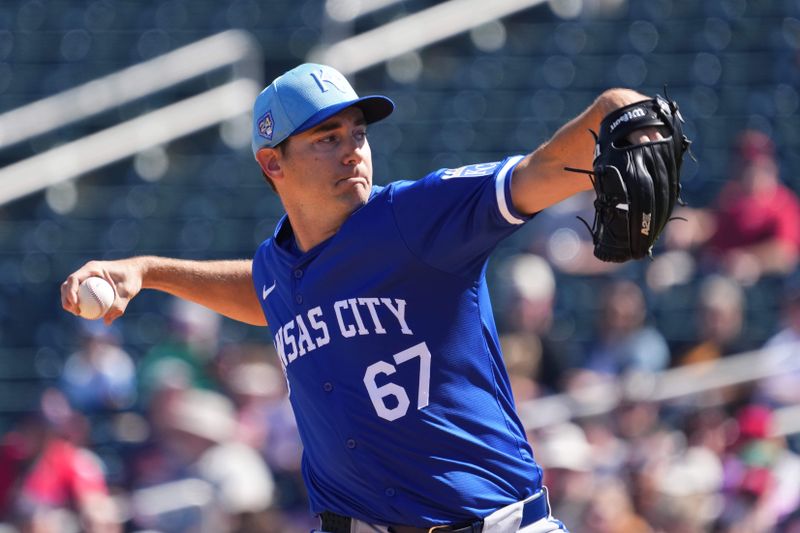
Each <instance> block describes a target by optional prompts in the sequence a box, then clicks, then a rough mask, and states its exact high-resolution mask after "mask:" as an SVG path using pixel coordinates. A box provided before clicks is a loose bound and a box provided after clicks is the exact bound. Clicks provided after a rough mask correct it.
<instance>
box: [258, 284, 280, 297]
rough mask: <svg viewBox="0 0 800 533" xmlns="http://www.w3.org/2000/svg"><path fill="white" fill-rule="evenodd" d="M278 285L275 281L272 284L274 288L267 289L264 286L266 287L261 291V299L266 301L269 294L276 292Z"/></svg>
mask: <svg viewBox="0 0 800 533" xmlns="http://www.w3.org/2000/svg"><path fill="white" fill-rule="evenodd" d="M276 283H277V282H275V281H273V282H272V287H270V288H269V289H268V288H267V286H266V285H264V287H263V288H262V289H261V299H262V300H266V299H267V296H269V293H271V292H272V291H274V290H275V284H276Z"/></svg>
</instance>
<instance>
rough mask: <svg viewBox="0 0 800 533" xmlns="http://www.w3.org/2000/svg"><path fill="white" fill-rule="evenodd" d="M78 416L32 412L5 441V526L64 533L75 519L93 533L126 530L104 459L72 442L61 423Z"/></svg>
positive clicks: (0, 466)
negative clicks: (107, 479) (54, 417)
mask: <svg viewBox="0 0 800 533" xmlns="http://www.w3.org/2000/svg"><path fill="white" fill-rule="evenodd" d="M74 417H75V413H70V416H69V419H65V420H62V421H59V422H55V421H53V420H52V419H50V418H48V417H47V415H45V414H42V413H35V414H31V415H29V416H26V417H24V418H23V419H22V420H21V421H20V422H19V423H18V424H17V425H16V427H15V428H14V429H13V430H12V431H10V432H8V433H7V434H6V435H5V436H4V437H3V438H2V441H0V522H10V523H14V524H15V525H16V526H18V527H19V529H20V531H22V532H35V533H50V532H52V533H56V532H60V531H64V530H65V527H66V524H68V523H70V522H72V523H73V524H74V523H75V522H76V521H78V522H79V524H80V525H79V527H80V530H81V531H86V532H88V533H117V532H119V531H121V529H120V525H119V521H118V519H117V518H116V513H115V510H114V506H113V504H112V502H111V499H110V498H109V495H108V488H107V486H106V482H105V477H104V474H103V471H102V468H101V466H100V462H99V459H98V458H97V457H96V456H95V455H94V454H92V453H91V452H89V451H88V450H86V449H84V448H81V447H80V446H77V445H76V444H74V443H73V442H71V440H70V439H69V438H68V434H67V433H68V431H69V429H70V428H68V427H64V426H63V425H62V424H70V423H71V420H74ZM63 429H66V430H67V432H65V431H62V430H63Z"/></svg>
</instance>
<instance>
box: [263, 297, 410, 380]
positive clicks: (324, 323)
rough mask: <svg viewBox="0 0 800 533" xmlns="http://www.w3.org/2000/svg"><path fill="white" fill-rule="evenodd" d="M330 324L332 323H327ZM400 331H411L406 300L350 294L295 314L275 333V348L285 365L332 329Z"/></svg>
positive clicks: (350, 333) (345, 332) (351, 333)
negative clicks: (352, 296) (327, 304)
mask: <svg viewBox="0 0 800 533" xmlns="http://www.w3.org/2000/svg"><path fill="white" fill-rule="evenodd" d="M329 324H331V326H329ZM390 329H393V330H394V331H390V333H402V334H403V335H413V334H414V332H413V331H411V328H409V327H408V323H407V322H406V301H405V300H402V299H400V298H349V299H346V300H337V301H336V302H334V303H333V305H332V306H331V308H330V309H326V310H323V308H322V306H317V307H314V308H313V309H309V310H308V311H307V312H306V313H304V314H299V315H296V316H295V317H294V318H293V319H292V320H290V321H289V322H287V323H286V324H284V325H283V326H281V328H280V329H278V331H277V333H276V334H275V339H274V341H275V349H276V350H277V351H278V355H279V356H280V358H281V360H282V361H283V364H284V365H288V364H290V363H291V362H293V361H294V360H295V359H297V358H298V357H302V356H304V355H306V354H307V353H309V352H313V351H314V350H316V349H317V348H319V347H321V346H325V345H326V344H328V343H329V342H330V341H331V331H333V332H334V334H336V332H338V334H339V335H341V337H342V338H345V339H349V338H351V337H356V336H361V335H372V334H377V335H384V334H386V333H387V331H389V330H390Z"/></svg>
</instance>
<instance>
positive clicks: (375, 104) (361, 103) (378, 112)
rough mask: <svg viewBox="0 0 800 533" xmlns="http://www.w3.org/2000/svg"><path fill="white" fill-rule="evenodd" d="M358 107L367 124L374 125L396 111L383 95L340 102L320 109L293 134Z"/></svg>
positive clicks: (293, 133)
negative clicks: (344, 110)
mask: <svg viewBox="0 0 800 533" xmlns="http://www.w3.org/2000/svg"><path fill="white" fill-rule="evenodd" d="M353 106H355V107H357V108H359V109H360V110H361V111H363V112H364V119H365V120H366V121H367V124H372V123H373V122H378V121H379V120H383V119H385V118H386V117H388V116H389V115H391V114H392V111H394V102H392V101H391V100H390V99H389V98H387V97H386V96H381V95H371V96H363V97H361V98H358V99H356V100H350V101H347V102H340V103H338V104H334V105H332V106H328V107H326V108H324V109H320V110H319V111H317V112H316V113H314V114H313V115H311V117H310V118H309V119H308V120H306V121H305V122H303V123H302V124H300V126H298V127H297V128H296V129H295V130H294V131H293V132H292V133H291V134H290V136H291V135H296V134H298V133H303V132H304V131H308V130H310V129H311V128H313V127H314V126H317V125H319V124H322V123H323V122H325V121H326V120H328V119H329V118H331V117H332V116H333V115H335V114H336V113H338V112H339V111H342V110H343V109H347V108H348V107H353Z"/></svg>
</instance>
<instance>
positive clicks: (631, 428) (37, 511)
mask: <svg viewBox="0 0 800 533" xmlns="http://www.w3.org/2000/svg"><path fill="white" fill-rule="evenodd" d="M591 202H592V193H587V194H585V195H579V196H577V197H574V198H572V199H570V200H568V201H567V202H564V203H562V204H559V205H558V206H555V207H554V208H553V209H550V210H548V211H547V212H544V213H541V214H540V215H538V216H537V218H536V220H534V221H533V222H532V223H531V224H529V227H528V228H526V229H525V230H524V231H525V233H524V234H523V235H524V243H525V244H524V246H523V247H521V249H520V250H518V251H517V252H518V253H514V254H511V255H507V256H505V257H502V258H501V260H500V261H498V264H497V265H494V266H493V272H494V275H493V276H492V281H493V294H494V297H495V298H494V301H495V306H496V308H497V309H496V310H497V318H498V326H499V330H500V332H501V343H502V346H503V350H504V355H505V357H506V363H507V368H508V373H509V376H510V379H511V382H512V387H513V389H514V395H515V400H516V401H517V403H518V404H531V405H536V403H535V402H536V401H537V399H540V398H543V397H547V396H549V395H553V394H564V393H565V394H579V393H580V391H581V390H585V389H586V387H590V386H592V385H595V384H598V383H601V384H602V383H616V382H620V381H622V380H624V379H626V378H628V377H629V376H641V375H644V376H652V375H654V374H657V373H661V372H664V371H668V370H670V369H676V368H700V367H701V366H702V368H704V369H705V370H704V372H705V373H706V374H708V373H714V372H716V370H715V368H716V367H714V366H710V367H709V365H714V364H715V363H716V362H719V361H722V360H724V359H726V358H729V357H731V356H738V354H741V353H743V352H746V351H750V350H760V349H762V348H764V350H762V351H761V352H760V354H761V355H758V356H756V359H754V360H755V361H757V363H756V364H755V365H754V366H753V368H752V376H753V379H752V380H748V379H744V380H739V381H738V382H735V383H727V382H725V381H724V380H722V382H721V383H720V385H719V386H716V387H713V388H709V389H707V390H703V391H701V392H697V393H693V394H691V395H685V396H678V397H675V398H673V399H671V400H669V401H661V402H656V401H652V400H647V399H644V400H642V399H638V400H637V399H635V398H634V397H631V398H626V397H623V398H622V399H621V401H620V402H619V403H618V404H617V405H615V406H612V408H610V409H609V410H607V412H600V413H596V414H592V415H590V416H581V417H576V418H573V419H572V420H569V421H566V422H557V423H552V424H545V425H542V426H540V427H536V428H531V429H530V431H529V437H530V441H531V443H532V445H533V449H534V453H535V454H536V458H537V460H538V461H539V462H540V463H541V464H542V465H543V466H544V468H545V477H544V479H545V484H546V485H547V486H548V488H549V494H550V500H551V503H552V505H553V509H554V514H555V515H556V516H557V517H558V518H559V519H561V520H562V521H564V522H565V523H566V524H567V525H569V526H570V528H571V530H573V531H576V532H590V533H593V532H596V533H638V532H664V533H679V532H680V533H694V532H705V531H713V532H729V533H749V532H754V533H755V532H767V531H778V532H800V455H798V454H800V439H798V433H797V432H798V431H800V423H798V422H795V423H794V425H792V424H791V423H788V424H787V423H786V419H787V418H789V419H791V417H787V416H784V414H785V413H787V412H791V411H790V410H791V409H792V408H793V407H800V370H796V371H794V372H790V371H783V369H784V368H788V367H786V366H784V365H785V363H787V362H791V361H792V360H793V359H797V357H796V356H797V355H799V354H800V283H798V275H797V270H798V269H797V262H798V254H799V253H800V202H799V201H798V198H797V196H796V194H795V193H794V192H793V191H791V190H790V189H789V188H787V187H786V186H785V185H783V184H782V182H781V180H780V176H779V165H778V161H777V158H776V153H775V148H774V145H773V143H772V141H771V140H770V138H769V137H768V136H766V135H765V134H763V133H761V132H758V131H745V132H742V133H741V135H739V137H738V140H737V142H736V144H735V146H734V147H733V150H732V156H731V163H730V180H729V181H727V183H726V184H725V186H724V187H723V188H722V190H721V191H720V193H719V197H718V198H717V200H716V201H715V202H714V203H713V204H712V205H710V206H709V207H707V208H703V209H700V208H695V207H683V208H681V209H679V210H678V212H676V213H675V215H676V216H677V217H681V218H683V219H685V221H682V220H675V221H673V222H671V223H670V224H669V226H668V230H667V232H666V234H665V236H664V237H663V242H662V243H660V244H659V249H658V250H657V253H656V256H655V259H654V260H653V261H651V262H646V261H645V262H639V263H637V264H633V265H630V264H628V265H614V264H609V263H601V262H599V261H597V260H595V259H594V258H593V257H592V242H591V237H590V235H589V234H588V232H586V231H585V228H583V227H582V225H581V224H580V223H579V222H578V221H577V220H576V218H575V217H576V215H580V216H584V217H586V215H587V214H588V215H591V213H592V207H591ZM575 279H582V280H585V279H591V280H592V284H591V287H592V288H593V290H594V289H597V290H596V294H594V295H592V297H590V298H588V299H586V298H584V299H583V300H582V301H587V300H588V301H591V302H593V305H594V307H593V308H592V309H591V310H590V311H591V316H592V317H593V319H594V323H593V324H591V325H590V326H589V327H588V329H586V330H581V331H576V330H575V328H574V327H573V328H572V329H570V328H569V327H565V326H564V324H563V323H562V322H561V320H560V315H559V304H558V302H559V301H561V305H562V306H563V307H567V308H569V306H570V302H569V301H567V302H566V303H564V302H563V299H564V298H563V296H562V297H561V300H559V291H561V290H567V289H569V287H570V282H571V281H572V280H575ZM765 279H770V280H773V281H774V282H775V283H776V284H777V285H778V286H779V287H780V290H779V295H780V299H781V301H780V302H776V305H779V306H780V317H781V320H780V322H778V321H776V322H775V323H774V324H773V325H772V328H771V331H770V332H769V335H768V336H767V338H763V339H762V338H754V337H753V336H752V335H748V333H747V332H748V328H747V321H748V309H749V307H748V305H749V302H748V295H749V294H752V288H753V287H758V286H759V285H758V284H759V283H760V282H762V281H763V280H765ZM687 284H693V285H692V286H696V287H697V290H696V291H695V293H694V295H693V297H694V301H693V305H692V307H691V309H689V310H687V311H686V314H685V316H683V317H682V321H683V322H682V326H683V328H684V330H685V334H684V335H681V336H679V337H677V338H676V337H675V336H672V337H670V336H667V335H665V334H664V333H663V332H662V331H661V330H660V328H659V326H658V321H657V320H655V319H654V316H655V315H656V314H657V313H658V308H657V305H656V304H654V302H657V301H663V300H664V299H667V300H668V297H669V295H670V291H672V290H675V289H676V288H679V287H684V286H687ZM567 300H569V298H567ZM166 314H167V315H168V317H169V332H170V334H169V336H168V337H167V338H164V339H163V340H162V342H160V343H158V344H156V345H153V346H151V347H149V349H148V350H147V352H146V353H144V354H142V355H141V356H133V355H131V353H130V351H129V350H128V348H127V346H126V342H125V339H124V335H123V331H122V330H121V329H119V327H118V326H111V327H106V326H104V325H102V323H101V322H99V321H98V322H89V321H82V320H81V321H78V322H76V324H79V326H78V327H77V328H76V329H77V330H78V332H77V335H78V337H79V341H78V342H77V343H76V345H77V349H76V350H75V352H74V353H72V354H70V355H69V356H68V357H67V358H66V360H65V363H64V367H63V371H62V372H61V375H60V378H59V380H58V383H57V384H56V386H54V387H52V388H50V389H48V390H47V391H45V393H44V394H43V395H42V397H41V401H40V405H39V409H38V410H37V411H36V412H33V413H22V414H20V415H19V416H17V417H16V419H15V420H14V422H13V425H12V427H11V429H10V430H9V431H8V432H7V433H6V434H5V435H4V436H3V437H2V441H0V521H2V522H3V524H2V525H0V532H3V533H4V532H6V531H8V532H12V531H21V532H36V533H50V532H53V533H56V532H58V533H69V532H72V531H75V532H77V531H87V532H109V533H111V532H123V531H131V532H133V531H162V532H176V533H177V532H180V533H183V532H186V533H190V532H191V533H194V532H197V533H204V532H223V533H224V532H241V533H251V532H252V533H255V532H267V533H269V532H294V531H303V532H305V531H309V530H310V529H311V528H313V527H315V526H316V525H317V524H316V522H315V520H314V519H313V518H312V517H310V516H309V512H308V504H307V501H306V497H305V491H304V488H303V482H302V476H301V474H300V462H301V455H302V447H301V445H300V441H299V437H298V434H297V429H296V426H295V424H294V418H293V415H292V413H291V409H290V406H289V404H288V397H287V390H286V383H285V379H284V376H283V373H282V370H281V368H280V366H279V362H278V358H277V357H276V356H275V354H274V351H273V348H272V346H271V345H270V344H268V340H267V336H266V333H265V336H264V343H262V344H248V343H242V342H237V343H222V342H221V341H220V339H221V335H220V329H221V324H222V322H221V320H222V319H221V318H220V317H219V316H217V315H215V314H214V313H212V312H210V311H208V310H206V309H204V308H201V307H198V306H195V305H193V304H189V303H186V302H183V301H179V300H175V301H174V302H172V304H171V307H170V308H169V309H168V310H167V312H166ZM122 320H123V321H124V320H125V318H123V319H122ZM578 333H579V334H578ZM691 365H700V366H697V367H693V366H691ZM703 365H705V366H703ZM795 367H797V365H795ZM757 377H758V378H760V379H755V378H757ZM795 412H796V411H795ZM795 420H796V418H795ZM790 421H791V420H790ZM98 424H102V425H103V427H102V428H100V427H99V425H98ZM101 430H102V431H101ZM101 434H102V435H105V437H104V438H103V439H98V435H101Z"/></svg>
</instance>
